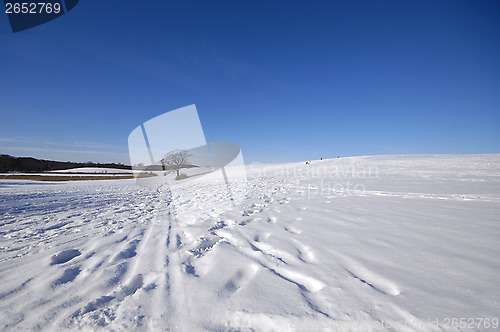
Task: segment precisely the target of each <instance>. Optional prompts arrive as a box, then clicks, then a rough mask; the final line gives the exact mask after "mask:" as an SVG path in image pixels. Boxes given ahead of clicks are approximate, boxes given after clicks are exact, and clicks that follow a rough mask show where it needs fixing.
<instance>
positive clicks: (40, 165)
mask: <svg viewBox="0 0 500 332" xmlns="http://www.w3.org/2000/svg"><path fill="white" fill-rule="evenodd" d="M77 167H103V168H104V167H109V168H119V169H132V168H131V167H130V166H129V165H124V164H114V163H110V164H96V163H93V162H86V163H76V162H71V161H52V160H43V159H35V158H30V157H12V156H9V155H6V154H0V173H5V172H27V173H28V172H43V171H57V170H63V169H69V168H77Z"/></svg>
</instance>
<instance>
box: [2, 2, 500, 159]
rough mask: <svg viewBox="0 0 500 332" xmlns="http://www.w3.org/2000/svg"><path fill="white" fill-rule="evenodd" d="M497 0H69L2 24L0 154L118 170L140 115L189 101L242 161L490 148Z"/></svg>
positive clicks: (498, 42)
mask: <svg viewBox="0 0 500 332" xmlns="http://www.w3.org/2000/svg"><path fill="white" fill-rule="evenodd" d="M499 17H500V2H498V1H494V0H480V1H477V0H474V1H473V0H467V1H459V0H457V1H439V0H438V1H400V0H398V1H386V0H384V1H382V0H381V1H373V0H370V1H313V2H310V1H152V0H146V1H141V2H137V1H123V0H106V1H80V3H79V4H78V5H77V6H76V7H75V8H74V9H73V10H72V11H71V12H69V13H67V14H66V15H64V16H62V17H60V18H58V19H55V20H53V21H51V22H48V23H46V24H44V25H41V26H38V27H35V28H32V29H29V30H26V31H22V32H19V33H15V34H14V33H12V32H11V30H10V26H9V23H8V19H7V16H6V15H5V14H3V13H0V59H1V62H0V66H1V67H0V69H1V71H0V73H1V74H0V153H7V154H11V155H16V156H34V157H38V158H46V159H56V160H73V161H86V160H92V161H98V162H104V161H112V162H124V163H128V150H127V138H128V135H129V133H130V132H131V131H132V130H133V129H134V128H135V127H137V126H138V125H140V124H141V123H142V122H144V121H146V120H149V119H151V118H153V117H155V116H157V115H160V114H162V113H164V112H167V111H170V110H173V109H176V108H180V107H183V106H187V105H190V104H196V106H197V109H198V113H199V116H200V119H201V122H202V125H203V129H204V132H205V136H206V138H207V140H208V141H228V142H234V143H237V144H239V145H240V146H241V148H242V151H243V156H244V158H245V161H246V162H248V163H249V162H285V161H300V160H306V159H319V158H321V157H322V158H331V157H337V156H353V155H374V154H422V153H432V154H434V153H500V128H499V127H500V61H499V59H500V19H499Z"/></svg>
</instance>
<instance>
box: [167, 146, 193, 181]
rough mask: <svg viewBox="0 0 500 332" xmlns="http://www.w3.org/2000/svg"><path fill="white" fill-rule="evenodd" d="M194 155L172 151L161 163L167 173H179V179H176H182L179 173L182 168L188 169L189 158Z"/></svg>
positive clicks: (183, 151)
mask: <svg viewBox="0 0 500 332" xmlns="http://www.w3.org/2000/svg"><path fill="white" fill-rule="evenodd" d="M191 156H192V155H191V154H189V152H188V151H187V150H173V151H170V152H169V153H167V154H166V155H165V157H163V159H162V160H161V163H162V165H163V168H164V169H165V170H166V171H167V172H169V173H170V172H173V171H176V172H177V177H176V179H179V178H180V173H179V171H180V170H181V168H186V167H188V166H189V157H191Z"/></svg>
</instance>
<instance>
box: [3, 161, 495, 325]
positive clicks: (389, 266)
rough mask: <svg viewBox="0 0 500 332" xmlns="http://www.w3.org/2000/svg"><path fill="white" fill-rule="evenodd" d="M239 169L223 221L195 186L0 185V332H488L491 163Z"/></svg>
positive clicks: (214, 203) (218, 198)
mask: <svg viewBox="0 0 500 332" xmlns="http://www.w3.org/2000/svg"><path fill="white" fill-rule="evenodd" d="M247 173H248V186H245V187H243V186H240V187H239V188H241V192H239V193H238V194H240V195H242V196H243V197H244V198H243V200H242V201H241V203H239V204H238V205H236V206H234V207H232V208H230V209H228V210H225V209H224V208H223V207H224V206H225V205H224V204H225V203H226V202H227V198H228V197H225V196H223V195H215V194H213V193H212V191H211V190H210V188H204V187H203V185H202V184H200V183H193V182H186V183H185V185H179V186H178V187H177V188H176V191H175V194H174V195H169V194H168V191H167V190H166V189H165V188H163V189H160V190H159V191H149V190H146V189H140V188H138V187H137V186H135V183H134V180H109V181H108V180H102V181H80V182H65V183H52V182H48V183H39V182H31V181H16V180H3V181H0V280H1V281H2V282H1V283H0V330H11V329H37V330H38V329H41V330H47V331H56V330H61V329H77V328H83V329H86V330H94V329H99V328H100V327H103V329H104V330H117V331H121V330H127V331H130V330H144V331H150V330H151V331H153V330H154V331H160V330H161V331H164V330H172V331H339V330H340V331H344V330H355V331H391V330H392V331H432V330H436V331H440V330H459V329H460V330H469V328H475V330H488V329H489V328H490V329H491V328H493V327H495V326H498V319H499V318H500V317H499V316H500V315H499V312H500V286H499V280H500V279H499V272H500V218H499V216H500V155H428V156H427V155H426V156H369V157H352V158H341V159H331V160H323V161H313V162H312V164H311V165H305V164H304V163H295V164H282V165H249V166H248V168H247ZM186 214H192V215H193V216H195V217H194V220H196V222H194V223H183V222H181V220H184V219H183V218H178V216H180V215H183V216H184V215H186ZM461 319H462V320H461ZM481 319H482V320H481ZM460 324H465V325H460ZM495 324H496V325H495Z"/></svg>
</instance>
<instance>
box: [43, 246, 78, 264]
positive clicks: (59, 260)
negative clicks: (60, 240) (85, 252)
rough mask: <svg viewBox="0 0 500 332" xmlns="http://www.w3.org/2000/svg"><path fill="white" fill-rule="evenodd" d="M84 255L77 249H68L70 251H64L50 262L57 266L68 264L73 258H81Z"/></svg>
mask: <svg viewBox="0 0 500 332" xmlns="http://www.w3.org/2000/svg"><path fill="white" fill-rule="evenodd" d="M81 254H82V253H81V252H80V250H77V249H68V250H63V251H61V252H60V253H57V254H55V255H54V256H52V258H51V260H50V265H55V264H63V263H66V262H68V261H70V260H72V259H73V258H75V257H77V256H80V255H81Z"/></svg>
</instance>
